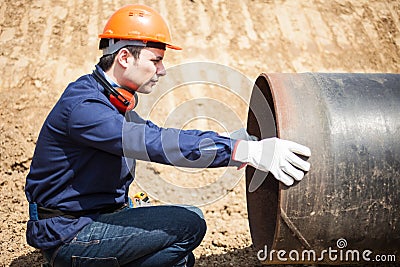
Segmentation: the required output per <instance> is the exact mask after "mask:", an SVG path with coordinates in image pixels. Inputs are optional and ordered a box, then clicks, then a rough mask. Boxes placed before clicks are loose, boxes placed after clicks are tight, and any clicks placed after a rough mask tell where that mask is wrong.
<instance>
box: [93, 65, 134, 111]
mask: <svg viewBox="0 0 400 267" xmlns="http://www.w3.org/2000/svg"><path fill="white" fill-rule="evenodd" d="M92 75H93V77H94V79H95V80H96V81H97V82H98V83H100V84H101V85H102V86H103V87H104V90H106V93H107V96H108V97H109V99H110V102H111V104H113V105H114V106H115V107H116V108H117V109H118V111H119V112H121V113H125V112H126V111H130V110H132V109H134V108H135V107H136V105H137V103H138V101H139V98H138V96H137V94H136V93H135V92H133V93H132V92H130V91H128V90H126V89H124V88H117V87H112V86H111V84H110V83H109V82H108V81H107V80H106V79H105V78H104V77H103V75H101V74H100V73H99V72H98V71H97V70H94V71H93V74H92Z"/></svg>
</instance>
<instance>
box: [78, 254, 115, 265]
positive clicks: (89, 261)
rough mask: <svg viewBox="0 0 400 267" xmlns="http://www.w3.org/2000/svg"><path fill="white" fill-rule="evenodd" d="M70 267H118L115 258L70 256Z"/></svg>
mask: <svg viewBox="0 0 400 267" xmlns="http://www.w3.org/2000/svg"><path fill="white" fill-rule="evenodd" d="M72 267H119V263H118V260H117V258H113V257H109V258H88V257H79V256H72Z"/></svg>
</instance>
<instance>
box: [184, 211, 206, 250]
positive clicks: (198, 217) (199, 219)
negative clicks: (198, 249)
mask: <svg viewBox="0 0 400 267" xmlns="http://www.w3.org/2000/svg"><path fill="white" fill-rule="evenodd" d="M185 208H186V209H187V210H189V211H190V212H191V214H192V216H191V219H190V221H191V222H190V225H191V226H192V227H191V228H192V233H193V237H194V238H195V239H196V241H195V243H198V244H200V242H201V241H202V240H203V238H204V236H205V234H206V231H207V224H206V221H205V219H204V215H203V212H202V211H201V210H200V209H199V208H197V207H193V206H187V207H185ZM193 213H194V214H193Z"/></svg>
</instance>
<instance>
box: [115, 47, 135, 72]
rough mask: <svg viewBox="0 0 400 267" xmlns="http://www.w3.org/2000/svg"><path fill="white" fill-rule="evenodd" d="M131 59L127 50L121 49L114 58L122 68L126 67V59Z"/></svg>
mask: <svg viewBox="0 0 400 267" xmlns="http://www.w3.org/2000/svg"><path fill="white" fill-rule="evenodd" d="M129 57H132V55H131V53H129V51H128V49H126V48H122V49H120V50H119V51H118V54H117V56H116V61H117V62H118V63H119V64H120V65H121V67H123V68H127V67H128V64H129V63H128V58H129Z"/></svg>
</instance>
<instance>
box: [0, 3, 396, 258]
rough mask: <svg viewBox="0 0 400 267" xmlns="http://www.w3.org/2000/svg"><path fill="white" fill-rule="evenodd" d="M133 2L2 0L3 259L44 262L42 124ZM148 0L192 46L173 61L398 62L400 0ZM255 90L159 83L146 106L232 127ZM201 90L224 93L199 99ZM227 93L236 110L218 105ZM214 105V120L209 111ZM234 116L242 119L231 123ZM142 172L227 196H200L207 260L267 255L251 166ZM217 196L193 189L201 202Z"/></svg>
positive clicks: (381, 65)
mask: <svg viewBox="0 0 400 267" xmlns="http://www.w3.org/2000/svg"><path fill="white" fill-rule="evenodd" d="M131 2H132V1H122V0H121V1H118V0H110V1H101V0H92V1H83V0H75V1H50V0H38V1H26V0H25V1H23V0H13V1H11V0H4V1H2V3H1V4H0V47H1V49H0V65H1V68H0V77H1V80H0V93H1V94H0V136H1V137H0V142H1V145H0V167H1V168H0V200H1V206H0V218H1V219H0V266H40V264H41V262H42V257H41V255H40V253H38V252H37V251H35V250H34V249H33V248H31V247H29V246H28V245H27V244H26V242H25V225H26V222H27V219H28V214H27V202H26V199H25V195H24V183H25V176H26V174H27V172H28V170H29V166H30V161H31V158H32V154H33V150H34V147H35V142H36V138H37V135H38V133H39V130H40V127H41V124H42V122H43V120H44V119H45V116H46V114H47V113H48V112H49V111H50V109H51V107H52V106H53V105H54V103H55V102H56V101H57V99H58V97H59V96H60V94H61V93H62V91H63V90H64V88H65V86H66V85H67V84H68V83H69V82H70V81H73V80H75V79H76V78H77V77H79V76H80V75H82V74H85V73H88V72H90V71H91V70H92V69H93V66H94V64H95V63H96V62H97V59H98V57H99V55H100V53H99V51H98V50H97V45H98V39H97V34H98V33H99V32H100V31H101V30H102V28H103V26H104V23H105V21H106V20H107V18H108V16H109V15H110V14H111V13H112V12H113V11H114V10H116V9H117V8H119V7H121V6H123V5H125V4H128V3H131ZM140 2H141V3H146V4H148V5H150V6H153V7H154V8H156V9H157V10H159V11H160V12H161V13H162V14H163V15H164V16H165V17H166V18H167V20H168V22H169V24H170V27H171V31H172V34H173V37H174V39H175V42H176V43H177V44H180V45H181V46H183V47H184V50H183V51H180V52H176V51H168V53H167V55H166V58H165V64H166V67H173V66H176V65H179V64H183V63H189V62H196V61H207V62H217V63H219V64H222V65H224V66H227V67H229V68H230V69H233V70H237V71H239V72H240V73H242V74H243V76H245V77H247V78H248V79H249V80H250V81H251V82H253V81H255V79H256V77H257V76H258V75H259V74H260V73H262V72H371V73H372V72H380V73H383V72H389V73H398V72H399V71H400V20H399V17H400V2H399V1H394V0H392V1H385V0H368V1H367V0H354V1H346V0H337V1H323V0H313V1H290V0H288V1H285V0H243V1H223V0H213V1H205V0H192V1H189V0H173V1H166V0H165V1H163V0H160V1H150V0H149V1H140ZM244 84H245V83H244ZM250 92H251V86H248V85H244V86H242V88H241V91H240V96H241V97H242V98H240V97H239V98H238V97H237V96H232V95H230V93H229V92H228V91H227V90H221V88H220V87H218V88H217V89H216V87H215V86H211V85H208V86H207V85H198V87H196V86H195V87H193V88H187V87H186V90H184V89H182V88H180V89H179V88H177V89H176V90H173V91H172V92H170V93H168V94H167V95H166V96H165V97H164V98H162V99H161V98H160V96H159V95H157V94H155V95H154V96H152V95H149V96H144V97H142V99H141V102H140V104H139V107H138V111H139V112H140V111H142V110H144V109H145V108H146V103H155V101H157V100H158V99H161V100H162V101H161V100H160V101H159V102H157V103H158V104H157V105H156V107H155V108H154V109H152V110H151V114H150V115H149V117H150V118H151V119H152V120H154V121H155V122H157V123H160V124H162V125H169V126H171V125H172V126H174V127H186V128H193V127H195V128H200V129H213V130H217V131H221V129H223V128H224V127H225V128H227V129H228V130H231V129H234V128H235V127H240V126H243V125H245V122H246V116H247V106H246V103H247V101H248V98H249V96H250ZM204 97H208V98H210V99H213V100H216V101H217V104H215V103H214V104H212V105H208V104H207V103H205V104H204V103H203V102H196V99H200V98H204ZM146 101H147V102H146ZM152 101H153V102H152ZM163 101H164V102H163ZM191 101H194V102H191ZM186 102H190V103H194V104H193V105H192V107H193V109H191V110H189V111H188V110H185V112H187V114H192V115H193V116H194V117H195V118H197V119H195V120H192V121H189V120H188V119H187V117H184V120H183V121H182V120H180V119H177V118H179V117H175V113H174V112H173V111H178V110H179V109H178V107H180V106H181V105H182V104H183V103H186ZM223 103H225V104H226V105H228V106H229V107H230V108H231V109H230V112H231V113H229V111H227V113H225V112H221V110H220V104H223ZM205 111H207V112H208V113H206V114H207V116H208V119H204V118H203V117H201V116H202V114H204V112H205ZM210 114H212V115H210ZM231 117H232V118H233V117H234V118H235V119H234V122H232V123H230V118H231ZM171 118H173V119H171ZM210 118H211V119H210ZM168 119H169V120H168ZM221 121H224V123H222V124H221V123H219V122H221ZM137 173H138V176H140V177H141V178H140V181H146V180H151V179H152V177H154V176H155V175H156V176H159V177H162V178H163V179H165V180H166V181H169V182H170V183H173V184H176V185H179V186H182V187H203V186H205V185H207V184H213V185H214V187H213V188H214V189H215V188H216V189H215V192H211V193H214V196H216V198H217V197H221V198H220V199H219V200H214V201H209V202H211V203H208V204H207V205H203V206H202V207H201V208H202V210H203V211H204V213H205V217H206V219H207V222H208V233H207V235H206V237H205V240H204V242H203V243H202V244H201V246H200V247H199V248H198V249H197V250H196V251H195V254H196V257H197V259H198V266H257V265H258V264H259V263H258V261H257V259H256V252H255V251H253V250H252V248H251V238H250V233H249V228H248V221H247V212H246V196H245V186H244V179H243V172H240V171H239V172H237V173H236V174H235V175H236V176H235V177H236V178H235V179H237V181H238V184H237V185H236V183H234V184H233V185H232V184H225V183H224V181H221V180H218V177H221V176H222V174H223V173H225V170H200V171H196V172H189V171H188V170H181V169H175V168H172V167H164V166H157V165H154V164H149V163H139V165H138V168H137ZM238 173H239V174H238ZM237 177H238V178H237ZM241 177H242V179H240V178H241ZM147 178H148V179H147ZM235 181H236V180H235ZM137 190H140V188H139V186H138V184H133V185H132V190H131V192H135V191H137ZM157 190H158V191H157ZM157 190H156V191H154V192H152V196H153V201H154V203H160V201H157V200H156V199H157V196H160V195H162V193H163V192H161V191H162V189H160V188H159V189H157ZM190 192H191V193H193V191H190ZM196 192H197V191H196ZM209 192H210V191H208V193H209ZM172 193H174V192H172ZM172 193H171V192H164V196H165V195H167V196H168V194H170V196H171V197H170V200H171V201H174V202H175V200H182V202H185V200H186V197H185V196H183V197H182V196H181V195H179V194H172ZM197 193H198V192H197ZM171 194H172V195H171ZM200 194H201V192H200ZM208 198H209V196H206V197H203V198H201V196H200V197H199V196H196V199H197V200H198V199H202V201H203V204H204V203H205V202H207V199H208ZM267 204H268V203H266V205H267Z"/></svg>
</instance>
